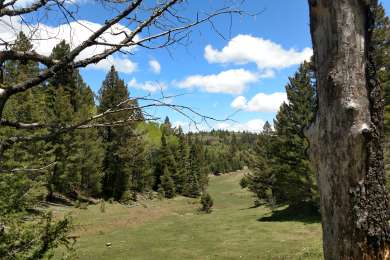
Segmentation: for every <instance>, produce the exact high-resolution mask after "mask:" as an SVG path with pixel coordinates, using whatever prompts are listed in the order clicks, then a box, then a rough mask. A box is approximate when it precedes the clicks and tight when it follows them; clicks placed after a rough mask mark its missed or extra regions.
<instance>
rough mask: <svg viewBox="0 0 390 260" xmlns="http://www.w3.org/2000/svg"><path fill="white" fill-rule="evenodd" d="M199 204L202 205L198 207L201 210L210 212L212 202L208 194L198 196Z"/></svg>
mask: <svg viewBox="0 0 390 260" xmlns="http://www.w3.org/2000/svg"><path fill="white" fill-rule="evenodd" d="M200 204H202V207H201V208H200V210H201V211H203V212H205V213H211V211H212V207H213V205H214V202H213V199H212V198H211V196H210V194H208V193H203V194H202V197H201V198H200Z"/></svg>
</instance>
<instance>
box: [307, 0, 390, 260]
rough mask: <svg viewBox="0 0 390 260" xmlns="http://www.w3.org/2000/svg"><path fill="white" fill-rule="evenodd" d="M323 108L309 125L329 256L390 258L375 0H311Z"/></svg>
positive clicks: (311, 19)
mask: <svg viewBox="0 0 390 260" xmlns="http://www.w3.org/2000/svg"><path fill="white" fill-rule="evenodd" d="M309 5H310V26H311V34H312V40H313V47H314V61H315V67H316V76H317V91H318V92H317V93H318V111H317V117H316V120H315V122H314V124H313V125H312V126H311V127H310V129H309V130H308V133H307V134H308V137H309V139H310V143H311V148H310V153H311V159H312V162H313V165H314V167H315V170H316V171H317V174H318V186H319V190H320V196H321V214H322V226H323V240H324V256H325V259H390V240H389V238H390V228H389V224H388V222H389V220H390V217H389V216H390V215H389V200H388V196H387V191H386V189H385V180H384V163H383V97H382V90H381V87H380V85H379V83H378V81H377V79H376V71H375V65H374V64H373V60H372V59H371V58H370V53H371V52H370V48H371V47H370V39H371V29H372V28H371V27H372V25H373V17H374V16H373V10H374V9H373V8H374V7H375V6H376V5H377V1H376V0H309Z"/></svg>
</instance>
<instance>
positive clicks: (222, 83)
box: [176, 69, 273, 94]
mask: <svg viewBox="0 0 390 260" xmlns="http://www.w3.org/2000/svg"><path fill="white" fill-rule="evenodd" d="M270 74H272V73H271V72H270V71H266V72H264V74H261V73H254V72H251V71H248V70H245V69H232V70H226V71H222V72H220V73H218V74H211V75H192V76H189V77H187V78H186V79H184V80H183V81H179V82H177V83H176V84H177V85H178V86H179V87H181V88H194V87H197V88H199V89H202V90H204V91H206V92H210V93H229V94H241V93H242V92H243V91H244V90H245V89H246V88H247V87H248V85H250V84H252V83H254V82H257V81H258V80H259V79H261V78H264V77H269V76H270ZM272 75H273V74H272ZM272 75H271V76H272Z"/></svg>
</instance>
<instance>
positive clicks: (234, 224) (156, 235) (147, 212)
mask: <svg viewBox="0 0 390 260" xmlns="http://www.w3.org/2000/svg"><path fill="white" fill-rule="evenodd" d="M241 176H242V173H241V172H237V173H231V174H227V175H223V176H218V177H211V178H210V185H209V192H210V194H211V195H212V197H213V199H214V210H213V212H212V213H211V214H202V213H198V211H197V209H198V208H199V202H198V200H195V199H188V198H183V197H177V198H175V199H172V200H162V201H158V200H155V201H144V202H142V205H140V206H136V207H126V206H123V205H120V204H116V203H114V204H109V203H106V204H105V212H104V213H102V212H101V210H100V205H94V206H89V207H88V209H73V208H72V209H71V208H63V207H56V208H53V210H54V212H55V213H56V214H60V215H62V214H71V215H72V216H73V221H74V224H75V226H76V230H75V231H74V235H75V236H78V237H79V238H78V241H77V243H76V257H77V259H94V260H99V259H110V260H114V259H151V260H155V259H169V260H170V259H180V260H181V259H322V253H321V246H322V245H321V226H320V223H319V221H318V219H317V218H305V217H299V216H298V215H295V216H294V215H286V214H284V213H283V209H280V211H279V212H278V213H276V214H275V213H274V214H272V213H271V212H270V210H269V209H267V208H263V207H258V208H253V207H251V206H252V205H253V202H252V201H253V198H252V197H251V194H250V193H249V192H247V191H245V190H242V189H241V188H240V186H239V180H240V178H241ZM107 243H110V246H107ZM60 257H61V250H58V251H57V252H56V254H55V259H60Z"/></svg>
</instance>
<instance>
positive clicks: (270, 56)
mask: <svg viewBox="0 0 390 260" xmlns="http://www.w3.org/2000/svg"><path fill="white" fill-rule="evenodd" d="M312 55H313V50H312V49H311V48H304V49H303V50H302V51H297V50H295V49H284V48H283V47H282V46H281V45H279V44H277V43H274V42H272V41H270V40H266V39H263V38H258V37H254V36H251V35H243V34H239V35H237V36H236V37H234V38H233V39H231V40H230V41H229V43H228V44H227V46H225V47H224V48H223V49H222V50H221V51H219V50H217V49H214V48H213V47H212V46H211V45H207V46H206V48H205V52H204V56H205V58H206V59H207V61H208V62H209V63H222V64H227V63H234V64H247V63H256V65H257V67H258V68H259V69H282V68H287V67H290V66H292V65H296V64H300V63H302V62H303V61H305V60H309V59H310V57H311V56H312Z"/></svg>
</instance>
